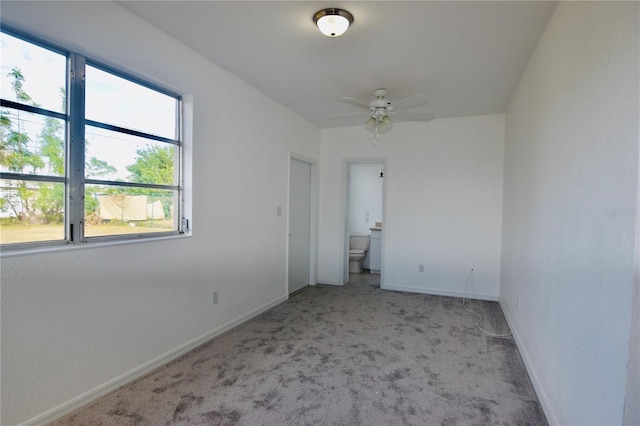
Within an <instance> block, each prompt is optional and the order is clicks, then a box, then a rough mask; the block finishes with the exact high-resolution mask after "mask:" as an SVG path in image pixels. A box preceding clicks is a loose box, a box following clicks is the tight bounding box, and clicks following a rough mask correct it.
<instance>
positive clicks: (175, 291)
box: [0, 2, 320, 425]
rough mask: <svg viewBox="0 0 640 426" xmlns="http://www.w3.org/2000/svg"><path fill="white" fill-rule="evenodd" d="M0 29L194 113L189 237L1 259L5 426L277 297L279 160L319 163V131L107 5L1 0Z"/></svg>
mask: <svg viewBox="0 0 640 426" xmlns="http://www.w3.org/2000/svg"><path fill="white" fill-rule="evenodd" d="M2 21H3V23H8V24H11V25H13V26H15V27H17V28H19V29H23V30H25V31H29V32H32V33H33V34H35V35H37V36H40V37H42V38H45V39H48V40H51V41H53V42H56V43H58V44H61V45H64V46H67V47H70V48H73V49H77V50H79V51H81V52H84V53H86V54H88V55H89V56H91V57H92V58H94V59H97V60H100V61H103V62H105V63H107V64H111V65H113V66H116V67H120V68H123V69H124V70H126V71H130V72H131V73H133V74H135V75H138V76H140V77H143V78H147V79H151V80H152V81H154V82H156V83H159V84H161V85H164V86H167V87H168V88H170V89H173V90H175V91H178V92H179V93H182V94H185V95H187V99H191V101H190V102H189V105H188V107H189V108H190V109H192V110H193V116H192V118H193V120H192V123H187V125H188V126H189V127H188V129H187V130H188V132H189V133H191V134H192V136H193V141H192V146H190V147H188V151H189V155H191V154H192V157H193V167H192V177H193V187H192V189H193V191H192V196H193V214H192V220H193V236H192V237H189V238H183V239H178V240H170V241H158V242H141V243H135V244H129V245H117V246H112V247H97V248H92V249H89V248H85V249H67V250H59V251H55V252H51V253H41V254H30V255H23V256H9V257H7V256H3V257H2V272H1V274H2V275H1V279H2V354H1V355H2V389H3V391H4V392H2V407H1V412H2V419H1V421H0V422H1V423H2V424H7V425H9V424H16V423H21V422H24V421H27V420H29V419H32V418H34V417H36V416H39V415H42V414H43V413H47V412H49V414H55V413H56V412H59V411H56V410H53V411H49V410H52V409H55V408H56V407H58V408H59V409H64V408H65V407H67V408H68V407H69V406H70V405H65V404H67V403H69V401H71V400H73V399H74V398H78V397H80V398H82V395H83V394H84V393H86V392H90V391H92V390H95V389H96V388H99V387H101V386H107V385H108V384H109V383H115V382H113V380H114V379H116V381H117V378H118V377H119V376H121V375H126V374H128V373H131V372H132V371H133V372H140V371H141V370H140V368H141V366H145V365H149V364H145V363H149V362H150V361H153V360H154V359H156V358H157V357H161V356H163V355H167V354H168V355H174V354H175V353H176V351H178V350H180V349H181V348H184V346H183V345H185V344H188V343H189V342H191V343H193V342H194V341H197V339H198V338H200V337H202V336H205V337H206V336H209V335H210V334H209V333H212V331H215V330H217V329H220V327H223V326H225V325H228V324H232V323H233V322H234V321H237V320H239V319H242V318H245V317H246V316H247V315H250V314H251V313H252V312H255V311H256V310H259V309H261V308H263V307H266V306H270V305H272V304H273V303H277V302H279V301H281V300H284V298H286V280H285V274H286V244H287V234H286V227H287V222H286V221H287V217H286V215H284V216H281V217H277V216H276V209H277V206H283V211H285V212H286V211H288V209H287V208H286V202H287V188H288V181H287V179H288V177H287V170H288V162H289V157H290V155H289V151H293V152H296V153H299V154H301V155H304V156H306V157H308V158H312V159H317V158H318V156H319V147H318V145H319V140H320V132H319V129H318V128H317V127H315V126H314V125H312V124H310V123H309V122H307V121H306V120H304V119H302V118H300V117H299V116H297V115H295V114H294V113H292V112H291V111H289V110H286V109H285V108H283V107H282V106H280V105H279V104H276V103H275V102H273V101H272V100H270V99H268V98H267V97H266V96H264V95H263V94H261V93H260V92H258V91H257V90H255V89H254V88H252V87H250V86H248V85H247V84H245V83H243V82H242V81H240V80H238V79H237V78H236V77H234V76H232V75H230V74H229V73H227V72H226V71H224V70H222V69H221V68H219V67H217V66H215V65H213V64H211V63H210V62H208V61H206V60H205V59H203V58H202V57H200V56H198V55H197V54H195V53H194V52H193V51H191V50H189V49H188V48H186V47H184V46H183V45H181V44H179V43H178V42H177V41H175V40H174V39H172V38H170V37H169V36H167V35H166V34H164V33H162V32H160V31H158V30H157V29H155V28H154V27H152V26H150V25H148V24H146V23H145V22H144V21H141V20H140V19H138V18H136V17H135V16H133V15H132V14H130V13H129V12H127V11H126V10H125V9H123V8H121V7H120V6H118V5H117V4H115V3H112V2H64V3H63V2H60V3H58V2H55V3H53V2H43V3H33V2H16V3H13V2H3V4H2ZM61 23H64V25H61ZM189 195H191V194H189ZM214 289H215V290H218V291H219V300H220V303H219V304H218V305H216V306H215V307H214V306H212V305H211V302H210V300H211V292H212V291H213V290H214ZM249 294H250V295H251V297H247V296H248V295H249ZM194 339H196V340H194ZM110 381H112V382H110ZM100 389H102V388H100ZM78 401H80V400H76V402H78ZM46 418H47V417H46V414H45V416H43V417H40V419H41V420H43V419H46Z"/></svg>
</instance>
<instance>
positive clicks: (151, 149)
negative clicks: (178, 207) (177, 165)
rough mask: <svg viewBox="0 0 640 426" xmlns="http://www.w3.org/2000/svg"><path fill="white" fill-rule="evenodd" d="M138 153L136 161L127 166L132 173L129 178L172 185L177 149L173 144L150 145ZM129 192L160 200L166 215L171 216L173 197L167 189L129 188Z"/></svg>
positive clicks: (138, 181)
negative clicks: (163, 145)
mask: <svg viewBox="0 0 640 426" xmlns="http://www.w3.org/2000/svg"><path fill="white" fill-rule="evenodd" d="M136 154H137V156H136V160H135V163H133V164H130V165H128V166H127V167H126V169H127V170H128V171H129V172H130V173H131V175H129V179H130V180H131V181H132V182H137V183H155V184H161V185H172V184H173V183H174V179H175V174H174V161H175V150H174V148H173V147H172V146H170V145H167V146H165V147H161V146H158V145H148V146H147V147H146V148H143V149H138V150H136ZM127 193H128V194H144V195H148V196H149V197H150V201H153V200H160V201H161V202H162V208H163V210H164V215H165V217H171V206H172V205H173V197H172V196H171V195H169V194H167V192H166V191H154V190H149V189H143V188H139V189H138V188H136V189H134V188H129V189H127Z"/></svg>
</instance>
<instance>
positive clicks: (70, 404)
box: [22, 295, 288, 426]
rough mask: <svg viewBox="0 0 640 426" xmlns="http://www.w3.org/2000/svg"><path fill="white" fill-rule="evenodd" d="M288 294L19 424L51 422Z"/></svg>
mask: <svg viewBox="0 0 640 426" xmlns="http://www.w3.org/2000/svg"><path fill="white" fill-rule="evenodd" d="M287 298H288V295H284V296H280V297H278V298H277V299H275V300H273V301H271V302H269V303H266V304H265V305H262V306H260V307H259V308H257V309H254V310H253V311H251V312H249V313H247V314H245V315H242V316H240V317H239V318H236V319H235V320H232V321H229V322H227V323H226V324H223V325H221V326H220V327H217V328H214V329H213V330H211V331H209V332H207V333H205V334H203V335H202V336H199V337H196V338H195V339H193V340H190V341H188V342H186V343H184V344H182V345H180V346H178V347H177V348H175V349H172V350H170V351H169V352H166V353H164V354H162V355H160V356H159V357H157V358H154V359H152V360H150V361H148V362H145V363H144V364H142V365H140V366H138V367H136V368H134V369H133V370H130V371H128V372H126V373H124V374H122V375H120V376H118V377H116V378H114V379H111V380H109V381H108V382H106V383H104V384H102V385H100V386H98V387H96V388H93V389H91V390H90V391H88V392H85V393H83V394H81V395H79V396H77V397H75V398H73V399H72V400H70V401H67V402H65V403H63V404H60V405H58V406H57V407H54V408H52V409H51V410H49V411H46V412H44V413H42V414H40V415H38V416H36V417H33V418H32V419H30V420H27V421H26V422H24V423H22V425H24V426H26V425H42V424H48V423H51V422H53V421H54V420H56V419H59V418H60V417H62V416H64V415H66V414H69V413H70V412H72V411H74V410H76V409H78V408H80V407H82V406H84V405H86V404H88V403H90V402H92V401H94V400H96V399H98V398H100V397H101V396H104V395H106V394H108V393H109V392H112V391H114V390H116V389H118V388H119V387H121V386H123V385H125V384H127V383H129V382H131V381H133V380H135V379H137V378H139V377H142V376H144V375H145V374H147V373H149V372H151V371H153V370H155V369H156V368H158V367H161V366H163V365H165V364H166V363H168V362H171V361H173V360H174V359H176V358H178V357H180V356H182V355H184V354H186V353H187V352H189V351H191V350H192V349H195V348H197V347H198V346H200V345H202V344H203V343H206V342H208V341H209V340H211V339H213V338H214V337H216V336H219V335H221V334H222V333H224V332H226V331H228V330H230V329H232V328H234V327H237V326H238V325H240V324H242V323H244V322H246V321H248V320H250V319H251V318H253V317H255V316H258V315H260V314H261V313H263V312H266V311H268V310H269V309H271V308H273V307H275V306H277V305H279V304H280V303H282V302H284V301H285V300H287Z"/></svg>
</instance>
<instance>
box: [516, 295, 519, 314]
mask: <svg viewBox="0 0 640 426" xmlns="http://www.w3.org/2000/svg"><path fill="white" fill-rule="evenodd" d="M518 310H520V298H519V297H516V311H518Z"/></svg>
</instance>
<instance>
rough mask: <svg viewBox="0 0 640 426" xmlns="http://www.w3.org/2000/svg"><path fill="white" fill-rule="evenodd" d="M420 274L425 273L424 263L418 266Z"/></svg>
mask: <svg viewBox="0 0 640 426" xmlns="http://www.w3.org/2000/svg"><path fill="white" fill-rule="evenodd" d="M418 272H424V265H423V264H422V263H421V264H419V265H418Z"/></svg>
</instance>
